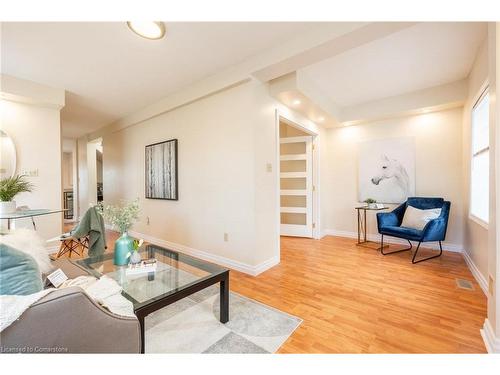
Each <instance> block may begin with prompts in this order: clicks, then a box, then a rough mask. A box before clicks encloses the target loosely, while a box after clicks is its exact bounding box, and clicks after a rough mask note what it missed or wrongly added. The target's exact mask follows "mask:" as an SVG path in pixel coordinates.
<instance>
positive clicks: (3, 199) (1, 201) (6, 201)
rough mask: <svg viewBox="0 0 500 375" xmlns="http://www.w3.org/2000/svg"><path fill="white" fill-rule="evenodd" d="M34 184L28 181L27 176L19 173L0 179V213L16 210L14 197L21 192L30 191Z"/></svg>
mask: <svg viewBox="0 0 500 375" xmlns="http://www.w3.org/2000/svg"><path fill="white" fill-rule="evenodd" d="M33 187H34V186H33V184H32V183H31V182H29V181H26V176H24V175H18V176H13V177H7V178H2V179H1V180H0V213H2V214H9V213H12V212H15V211H16V201H15V200H14V197H15V196H16V195H17V194H19V193H30V192H31V191H32V190H33Z"/></svg>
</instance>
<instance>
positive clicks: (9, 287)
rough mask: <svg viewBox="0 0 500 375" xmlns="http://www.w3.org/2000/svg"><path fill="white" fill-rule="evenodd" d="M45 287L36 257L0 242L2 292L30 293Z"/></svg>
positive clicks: (10, 293) (0, 287) (11, 293)
mask: <svg viewBox="0 0 500 375" xmlns="http://www.w3.org/2000/svg"><path fill="white" fill-rule="evenodd" d="M42 289H43V283H42V277H41V274H40V270H39V268H38V265H37V263H36V261H35V259H34V258H33V257H32V256H31V255H28V254H26V253H24V252H22V251H19V250H17V249H14V248H13V247H10V246H8V245H6V244H0V294H4V295H13V294H15V295H28V294H33V293H37V292H39V291H41V290H42Z"/></svg>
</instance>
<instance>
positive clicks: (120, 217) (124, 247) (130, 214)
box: [98, 199, 139, 266]
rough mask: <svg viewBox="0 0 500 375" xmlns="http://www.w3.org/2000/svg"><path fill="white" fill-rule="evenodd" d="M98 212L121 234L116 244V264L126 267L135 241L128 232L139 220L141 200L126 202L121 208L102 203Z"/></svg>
mask: <svg viewBox="0 0 500 375" xmlns="http://www.w3.org/2000/svg"><path fill="white" fill-rule="evenodd" d="M98 210H99V212H100V213H101V214H102V216H103V217H104V219H105V220H106V221H107V222H108V223H109V224H111V225H112V226H113V228H115V229H117V230H118V231H119V232H120V233H121V235H120V238H118V239H117V240H116V242H115V254H114V263H115V264H116V265H117V266H124V265H126V264H127V263H128V260H129V257H130V256H131V254H132V251H133V250H134V239H133V238H132V237H130V236H129V235H128V231H129V229H130V227H132V224H133V223H134V222H135V221H136V220H137V219H138V218H139V199H136V200H134V201H132V202H128V203H127V202H124V203H123V204H122V205H119V206H115V205H107V204H105V203H104V202H102V203H101V204H100V205H99V206H98Z"/></svg>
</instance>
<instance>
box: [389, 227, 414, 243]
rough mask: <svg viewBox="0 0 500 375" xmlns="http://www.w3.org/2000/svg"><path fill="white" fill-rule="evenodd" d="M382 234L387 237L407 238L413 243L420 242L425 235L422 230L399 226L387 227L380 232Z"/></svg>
mask: <svg viewBox="0 0 500 375" xmlns="http://www.w3.org/2000/svg"><path fill="white" fill-rule="evenodd" d="M380 233H381V234H385V235H387V236H392V237H398V238H405V239H409V240H413V241H420V240H421V239H422V234H423V233H422V231H421V230H417V229H413V228H405V227H397V226H385V227H383V228H382V229H381V230H380Z"/></svg>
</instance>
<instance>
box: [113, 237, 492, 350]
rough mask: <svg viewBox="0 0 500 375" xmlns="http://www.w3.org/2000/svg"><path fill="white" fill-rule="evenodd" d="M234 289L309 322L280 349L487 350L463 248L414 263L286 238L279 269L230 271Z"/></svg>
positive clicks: (328, 241) (481, 310)
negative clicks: (463, 284) (460, 283)
mask: <svg viewBox="0 0 500 375" xmlns="http://www.w3.org/2000/svg"><path fill="white" fill-rule="evenodd" d="M116 238H117V235H116V233H114V232H109V233H108V251H112V248H113V242H114V240H115V239H116ZM391 247H392V248H394V249H395V248H396V245H391ZM426 251H427V253H426V252H425V251H424V252H422V255H428V251H429V250H426ZM457 278H461V279H466V280H469V281H471V282H472V283H473V285H474V291H469V290H464V289H460V288H458V287H457V285H456V279H457ZM230 287H231V290H232V291H234V292H237V293H239V294H242V295H244V296H247V297H250V298H253V299H255V300H257V301H260V302H262V303H265V304H267V305H269V306H273V307H275V308H277V309H280V310H282V311H285V312H287V313H290V314H293V315H295V316H298V317H300V318H302V319H303V323H302V324H301V325H300V327H299V328H298V329H297V330H296V331H295V332H294V333H293V334H292V336H291V337H290V338H289V339H288V340H287V342H286V343H285V344H284V345H283V346H282V347H281V348H280V350H279V352H280V353H485V352H486V349H485V347H484V344H483V340H482V338H481V335H480V333H479V330H480V328H481V327H482V325H483V323H484V319H485V317H486V302H487V301H486V296H485V295H484V294H483V292H482V290H481V288H480V287H479V285H478V284H477V282H476V281H475V279H474V277H473V276H472V274H471V273H470V271H469V269H468V268H467V265H466V264H465V262H464V260H463V258H462V256H461V254H458V253H451V252H444V254H443V256H442V257H441V258H437V259H432V260H430V261H427V262H423V263H419V264H416V265H414V264H411V258H410V253H409V252H404V253H399V254H393V255H387V256H383V255H381V254H380V253H379V252H377V251H376V250H373V249H369V248H364V247H359V246H356V244H355V240H353V239H348V238H342V237H332V236H327V237H324V238H323V239H321V240H311V239H303V238H290V237H282V238H281V263H280V264H279V265H278V266H276V267H273V268H272V269H270V270H268V271H266V272H264V273H262V274H260V275H259V276H257V277H253V276H249V275H246V274H243V273H240V272H237V271H231V279H230Z"/></svg>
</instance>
